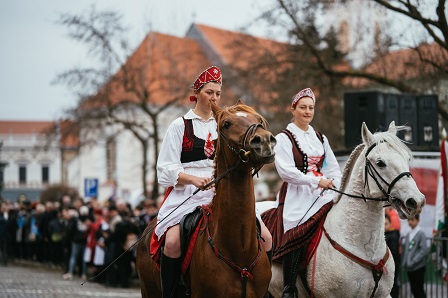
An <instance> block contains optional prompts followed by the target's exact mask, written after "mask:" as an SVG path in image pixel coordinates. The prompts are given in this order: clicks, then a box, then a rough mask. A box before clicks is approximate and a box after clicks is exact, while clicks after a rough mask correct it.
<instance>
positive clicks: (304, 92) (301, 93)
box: [291, 88, 316, 109]
mask: <svg viewBox="0 0 448 298" xmlns="http://www.w3.org/2000/svg"><path fill="white" fill-rule="evenodd" d="M304 97H310V98H311V99H312V100H313V102H314V104H315V103H316V96H314V93H313V90H311V88H305V89H303V90H300V91H299V93H297V94H296V95H294V97H293V98H292V103H291V107H292V108H293V109H294V108H295V107H296V105H297V103H298V102H299V100H300V99H301V98H304Z"/></svg>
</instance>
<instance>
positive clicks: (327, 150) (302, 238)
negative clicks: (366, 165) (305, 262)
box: [263, 88, 342, 297]
mask: <svg viewBox="0 0 448 298" xmlns="http://www.w3.org/2000/svg"><path fill="white" fill-rule="evenodd" d="M315 105H316V97H315V95H314V93H313V91H312V90H311V89H310V88H305V89H303V90H301V91H299V92H298V93H297V94H296V95H295V96H294V97H293V98H292V103H291V108H290V109H291V114H292V115H293V119H292V122H291V123H289V124H288V125H287V127H286V129H285V130H283V131H282V132H280V133H279V134H278V135H277V136H276V139H277V146H275V147H274V150H275V166H276V168H277V172H278V174H279V176H280V178H281V179H282V180H283V184H282V187H281V190H280V192H279V193H278V194H277V199H276V203H275V205H277V209H274V210H276V213H275V214H274V216H276V217H278V220H276V221H275V222H277V224H278V225H282V226H281V227H280V228H281V229H282V230H283V233H280V235H276V234H277V233H276V230H277V228H276V227H272V226H268V227H269V230H270V231H271V233H273V238H274V252H275V258H276V259H280V258H282V264H283V282H284V289H283V293H282V297H297V295H298V293H297V288H296V286H295V283H296V280H297V274H298V267H299V266H298V265H299V263H300V262H301V261H302V258H303V254H304V247H305V246H306V245H307V244H308V243H309V242H310V241H311V239H312V235H314V232H315V231H316V230H317V227H318V226H319V224H320V223H322V222H323V220H324V219H325V216H326V214H327V213H328V211H329V210H330V208H331V207H332V205H333V199H334V198H335V197H336V195H337V193H336V192H333V191H331V190H329V189H330V188H334V187H336V188H337V187H339V185H340V180H341V177H342V174H341V170H340V167H339V164H338V162H337V160H336V157H335V155H334V153H333V150H332V149H331V146H330V142H329V141H328V139H327V137H326V136H325V135H323V134H321V133H320V132H318V131H316V130H314V128H313V127H312V126H311V125H310V123H311V121H312V120H313V118H314V115H315ZM281 202H284V204H279V203H281ZM263 219H264V217H263ZM276 240H277V241H276Z"/></svg>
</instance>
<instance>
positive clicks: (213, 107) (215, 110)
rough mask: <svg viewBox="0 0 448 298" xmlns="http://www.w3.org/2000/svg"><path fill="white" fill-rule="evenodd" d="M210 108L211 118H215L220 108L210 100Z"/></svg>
mask: <svg viewBox="0 0 448 298" xmlns="http://www.w3.org/2000/svg"><path fill="white" fill-rule="evenodd" d="M210 107H211V108H212V112H213V116H214V117H215V118H216V114H218V113H219V112H220V111H221V108H220V107H218V106H217V105H216V104H215V103H214V102H213V101H212V100H210Z"/></svg>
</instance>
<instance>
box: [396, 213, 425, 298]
mask: <svg viewBox="0 0 448 298" xmlns="http://www.w3.org/2000/svg"><path fill="white" fill-rule="evenodd" d="M419 222H420V216H419V215H415V216H414V217H413V218H409V219H408V224H409V226H410V227H411V230H410V231H409V233H408V234H407V235H406V239H405V243H404V246H403V258H402V262H403V264H402V266H403V269H404V270H405V271H406V272H407V274H408V278H409V283H410V285H411V292H412V295H413V296H414V297H415V298H422V297H426V293H425V289H424V283H425V270H426V255H427V254H428V244H427V243H426V236H425V233H424V232H423V230H422V229H421V228H420V226H419Z"/></svg>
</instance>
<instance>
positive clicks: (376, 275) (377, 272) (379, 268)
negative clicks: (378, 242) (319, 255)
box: [322, 226, 390, 298]
mask: <svg viewBox="0 0 448 298" xmlns="http://www.w3.org/2000/svg"><path fill="white" fill-rule="evenodd" d="M322 229H323V231H324V234H325V236H327V238H328V241H330V243H331V245H332V246H333V247H334V248H335V249H336V250H337V251H339V252H340V253H342V254H343V255H344V256H346V257H347V258H349V259H350V260H352V261H353V262H355V263H358V264H359V265H361V266H363V267H365V268H367V269H370V270H371V271H372V274H373V280H374V281H375V287H374V288H373V292H372V294H371V295H370V297H371V298H372V297H374V295H375V292H376V290H377V288H378V283H379V281H380V279H381V277H382V276H383V273H384V271H386V274H388V273H387V269H386V262H387V260H388V259H389V256H390V253H389V248H387V247H386V253H385V254H384V257H383V258H382V259H381V260H380V261H379V262H378V264H376V265H375V264H373V263H371V262H369V261H367V260H364V259H361V258H360V257H357V256H355V255H354V254H352V253H351V252H349V251H348V250H346V249H345V248H343V247H342V246H341V245H340V244H339V243H337V242H336V241H335V240H333V239H332V238H331V237H330V235H329V234H328V232H327V230H325V227H323V226H322Z"/></svg>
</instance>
